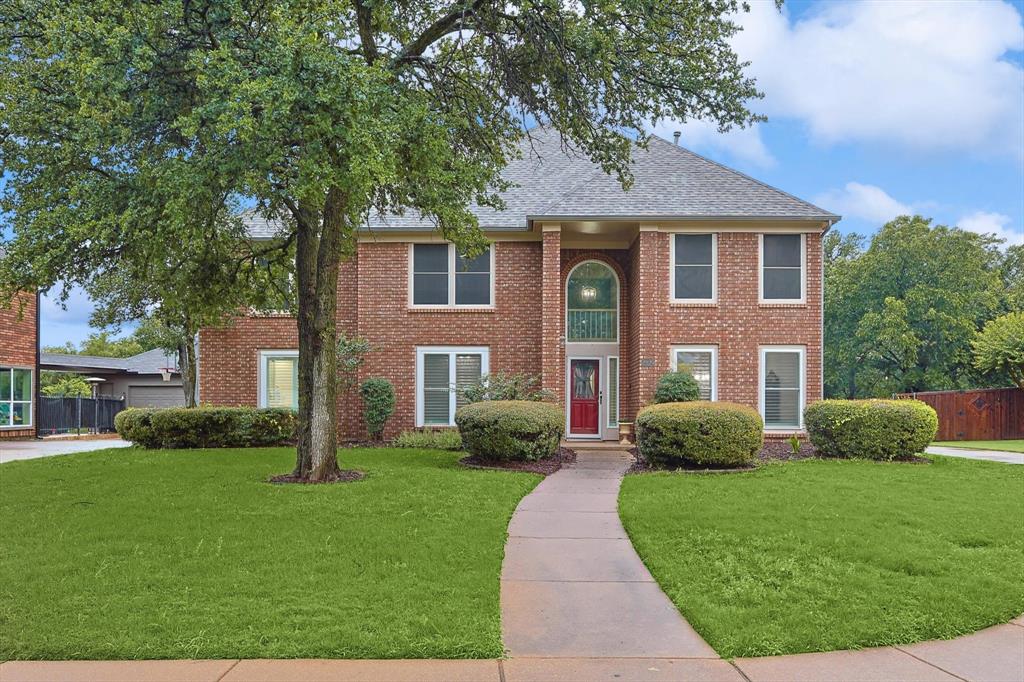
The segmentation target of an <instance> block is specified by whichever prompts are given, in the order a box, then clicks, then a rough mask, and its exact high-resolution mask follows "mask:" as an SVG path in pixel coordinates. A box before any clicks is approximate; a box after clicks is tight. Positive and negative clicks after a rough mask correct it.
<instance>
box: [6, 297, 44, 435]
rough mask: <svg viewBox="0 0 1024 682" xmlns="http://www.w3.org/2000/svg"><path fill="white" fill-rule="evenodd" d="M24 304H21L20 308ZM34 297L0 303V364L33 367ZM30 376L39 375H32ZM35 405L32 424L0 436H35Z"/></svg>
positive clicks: (35, 340)
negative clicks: (26, 427) (30, 426)
mask: <svg viewBox="0 0 1024 682" xmlns="http://www.w3.org/2000/svg"><path fill="white" fill-rule="evenodd" d="M22 304H24V307H21V306H22ZM38 346H39V339H38V337H37V335H36V297H35V295H33V294H21V295H19V296H18V297H17V298H16V299H15V300H14V301H11V302H9V303H6V302H4V303H0V365H4V366H8V367H10V366H14V367H28V368H35V366H36V349H37V348H38ZM33 379H34V380H35V381H38V380H39V378H38V377H37V376H35V375H33ZM35 411H36V409H35V406H34V405H33V408H32V413H33V419H32V423H33V427H32V428H28V429H0V438H25V437H31V436H34V435H35V432H36V430H35V426H34V424H35V423H36V419H35Z"/></svg>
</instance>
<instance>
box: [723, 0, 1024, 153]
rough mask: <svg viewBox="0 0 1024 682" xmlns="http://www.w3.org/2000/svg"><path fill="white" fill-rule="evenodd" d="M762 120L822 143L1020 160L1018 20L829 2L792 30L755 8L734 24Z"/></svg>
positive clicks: (975, 5) (929, 6)
mask: <svg viewBox="0 0 1024 682" xmlns="http://www.w3.org/2000/svg"><path fill="white" fill-rule="evenodd" d="M740 22H741V23H742V24H743V26H744V30H743V31H742V32H740V34H739V35H738V36H737V37H736V38H735V46H736V49H737V52H738V53H739V55H740V57H741V58H743V59H745V60H750V61H751V62H752V64H751V66H750V68H749V73H750V74H751V75H753V76H754V77H756V78H757V80H758V85H759V87H760V88H761V89H762V90H763V91H764V92H765V95H766V98H765V99H764V100H763V101H761V102H755V103H754V106H755V108H757V109H758V110H759V111H763V112H764V113H767V114H768V115H769V117H782V118H794V119H798V120H800V121H803V122H804V123H805V124H806V125H807V127H808V129H809V131H810V133H811V135H812V136H813V137H814V138H815V139H817V140H818V141H820V142H823V143H836V142H845V141H874V142H880V143H885V144H892V143H895V144H897V145H900V146H902V147H907V148H913V149H925V150H936V149H938V150H957V151H964V150H967V151H970V152H972V153H978V154H981V155H987V154H991V153H1010V154H1013V155H1016V156H1021V155H1024V149H1022V148H1024V138H1022V127H1024V126H1022V125H1021V122H1022V120H1024V69H1021V67H1020V66H1019V65H1016V64H1013V63H1010V62H1008V61H1005V59H1004V58H1005V56H1006V54H1007V53H1008V52H1011V51H1014V50H1021V49H1024V27H1022V23H1021V15H1020V13H1019V12H1018V11H1017V10H1016V9H1015V8H1014V7H1013V6H1012V5H1010V4H1008V3H1005V2H953V1H949V2H932V1H925V2H920V1H913V0H903V1H901V2H890V1H882V2H833V3H823V4H822V5H821V6H820V7H819V8H818V11H816V12H815V13H813V14H812V15H810V16H808V17H806V18H802V19H800V20H798V21H795V22H794V21H791V19H790V18H789V15H788V13H786V12H785V11H784V12H783V13H780V12H778V11H776V9H775V5H774V3H773V2H770V1H765V0H757V1H756V2H752V3H751V12H750V13H749V14H746V15H742V16H741V17H740Z"/></svg>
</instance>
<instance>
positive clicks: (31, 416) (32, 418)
mask: <svg viewBox="0 0 1024 682" xmlns="http://www.w3.org/2000/svg"><path fill="white" fill-rule="evenodd" d="M15 369H22V370H26V371H27V372H28V375H29V379H31V388H30V389H29V393H28V400H14V372H13V371H11V395H10V397H9V398H0V403H6V404H8V405H10V406H11V416H10V418H11V419H12V420H13V419H14V406H15V405H28V423H27V424H0V430H3V431H21V430H22V429H31V428H35V424H36V368H35V367H33V366H31V365H15V364H13V363H11V364H6V363H4V364H2V365H0V371H10V370H15Z"/></svg>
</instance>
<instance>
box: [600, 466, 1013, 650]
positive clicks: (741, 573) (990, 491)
mask: <svg viewBox="0 0 1024 682" xmlns="http://www.w3.org/2000/svg"><path fill="white" fill-rule="evenodd" d="M619 509H620V514H621V516H622V520H623V523H624V524H625V526H626V530H627V531H628V533H629V536H630V538H631V539H632V541H633V545H634V546H635V547H636V549H637V551H638V552H639V553H640V556H641V557H642V558H643V560H644V562H645V563H646V564H647V567H648V568H649V569H650V571H651V573H652V574H653V575H654V577H655V579H656V580H657V581H658V583H659V584H660V585H661V586H662V588H663V589H664V590H665V592H666V593H667V594H668V596H669V597H670V598H671V599H672V601H673V602H675V604H676V605H677V606H678V607H679V610H680V611H681V612H682V613H683V615H684V616H686V618H687V619H688V620H689V621H690V623H692V624H693V626H694V627H695V628H696V629H697V631H698V632H699V633H700V634H701V635H703V636H704V638H705V639H707V641H708V642H709V643H710V644H711V646H713V647H714V648H715V649H716V650H717V651H718V652H719V653H720V654H721V655H722V656H725V657H735V656H761V655H770V654H785V653H799V652H807V651H828V650H832V649H848V648H856V647H868V646H876V645H887V644H897V643H907V642H914V641H919V640H924V639H931V638H949V637H954V636H957V635H960V634H964V633H967V632H971V631H974V630H977V629H979V628H983V627H986V626H989V625H993V624H996V623H1003V622H1006V621H1008V620H1010V619H1012V618H1014V617H1016V616H1019V615H1020V614H1021V613H1022V612H1024V467H1021V466H1015V465H1010V464H1000V463H993V462H980V461H971V460H963V459H956V458H951V457H950V458H946V457H935V458H934V463H932V464H906V463H874V462H869V461H836V460H831V461H828V460H808V461H803V462H792V463H786V464H773V465H767V466H764V467H762V468H761V469H759V470H757V471H754V472H751V473H742V474H719V475H693V474H666V473H656V474H645V475H636V476H627V477H626V480H625V482H624V484H623V487H622V492H621V494H620V498H619Z"/></svg>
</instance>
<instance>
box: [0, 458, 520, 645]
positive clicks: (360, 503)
mask: <svg viewBox="0 0 1024 682" xmlns="http://www.w3.org/2000/svg"><path fill="white" fill-rule="evenodd" d="M293 453H294V451H293V450H291V449H286V448H271V449H251V450H193V451H163V452H161V451H144V450H134V449H131V450H107V451H102V452H97V453H86V454H79V455H70V456H66V457H55V458H49V459H40V460H32V461H24V462H13V463H9V464H3V465H0V519H2V520H3V521H2V522H0V660H4V659H19V658H30V659H64V658H100V659H105V658H127V659H132V658H238V657H241V658H253V657H267V658H291V657H336V658H418V657H425V658H433V657H437V658H483V657H486V658H490V657H496V656H501V655H502V653H503V650H502V644H501V628H500V610H499V603H498V595H499V575H500V570H501V561H502V557H503V555H504V544H505V538H506V528H507V526H508V521H509V518H510V517H511V515H512V511H513V510H514V509H515V506H516V504H518V502H519V500H520V499H521V498H522V497H523V496H524V495H525V494H526V493H527V492H529V491H530V490H531V489H532V488H533V487H534V485H536V483H537V482H538V481H539V480H540V477H539V476H536V475H533V474H521V473H507V472H497V471H480V470H469V469H464V468H461V467H459V466H457V464H456V461H457V460H458V458H459V457H460V455H459V454H458V453H445V452H440V451H429V450H387V449H382V450H368V449H364V450H343V451H341V456H342V464H343V466H345V467H346V468H358V469H361V470H362V471H365V472H366V474H367V478H366V479H365V480H363V481H360V482H356V483H346V484H340V485H326V486H323V485H319V486H295V485H291V486H277V485H270V484H268V483H266V482H265V481H266V479H267V477H268V476H269V475H271V474H277V473H282V472H285V471H288V470H289V469H290V468H291V466H292V464H293V462H294V454H293Z"/></svg>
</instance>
